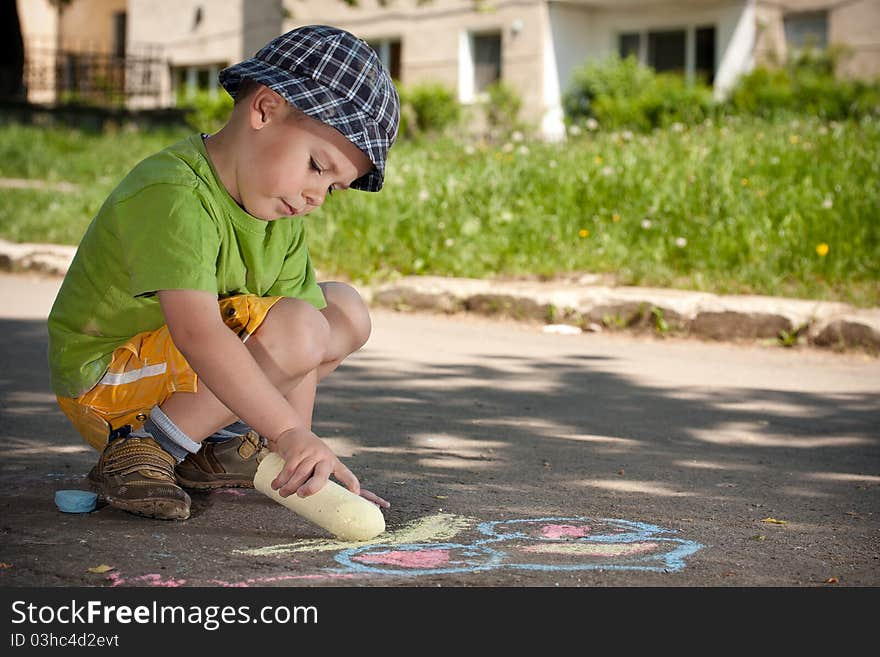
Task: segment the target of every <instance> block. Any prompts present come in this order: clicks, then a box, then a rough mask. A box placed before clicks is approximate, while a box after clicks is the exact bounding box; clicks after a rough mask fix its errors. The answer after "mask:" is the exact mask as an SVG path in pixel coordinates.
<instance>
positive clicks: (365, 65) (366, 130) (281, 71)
mask: <svg viewBox="0 0 880 657" xmlns="http://www.w3.org/2000/svg"><path fill="white" fill-rule="evenodd" d="M245 79H250V80H254V81H255V82H259V83H260V84H264V85H266V86H267V87H269V88H270V89H272V90H273V91H275V92H276V93H278V94H279V95H280V96H281V97H282V98H284V99H285V100H286V101H287V102H289V103H290V104H291V105H293V106H294V107H297V108H298V109H300V110H302V111H303V112H305V113H306V114H308V115H309V116H311V117H313V118H316V119H318V120H320V121H323V122H324V123H326V124H328V125H331V126H333V127H334V128H336V129H337V130H338V131H339V132H341V133H342V134H343V135H345V137H346V138H347V139H348V140H349V141H350V142H352V143H353V144H354V145H355V146H357V147H358V148H360V149H361V150H362V151H363V152H364V153H365V154H366V155H367V157H369V158H370V161H371V162H372V163H373V167H374V168H373V170H372V171H370V172H369V173H368V174H366V175H365V176H362V177H360V178H358V179H357V180H355V181H354V182H353V183H352V184H351V186H352V188H354V189H361V190H365V191H368V192H378V191H379V190H380V189H382V181H383V180H384V178H385V159H386V157H387V155H388V149H389V148H391V145H392V144H393V143H394V140H395V138H396V137H397V127H398V123H399V122H400V98H399V97H398V95H397V90H396V89H395V88H394V84H393V83H392V82H391V77H390V76H389V75H388V72H387V71H386V70H385V67H384V66H382V63H381V62H380V61H379V57H378V56H377V55H376V53H375V51H374V50H373V49H372V48H371V47H370V46H369V44H367V42H366V41H363V40H361V39H359V38H357V37H356V36H354V35H353V34H351V33H349V32H346V31H345V30H340V29H339V28H335V27H328V26H326V25H307V26H305V27H298V28H296V29H295V30H291V31H290V32H288V33H287V34H282V35H281V36H279V37H276V38H275V39H273V40H272V41H270V42H269V43H268V44H266V45H265V46H263V47H262V48H261V49H260V50H259V51H258V52H257V54H256V55H254V56H253V57H251V58H250V59H246V60H245V61H243V62H240V63H238V64H235V65H233V66H230V67H228V68H224V69H223V70H222V71H220V84H222V85H223V88H224V89H226V91H227V92H229V95H231V96H232V97H233V98H234V97H235V94H236V92H237V91H238V86H239V85H240V84H241V82H242V80H245Z"/></svg>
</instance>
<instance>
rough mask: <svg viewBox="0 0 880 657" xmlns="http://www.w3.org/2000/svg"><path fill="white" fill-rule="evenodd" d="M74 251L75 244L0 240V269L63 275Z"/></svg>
mask: <svg viewBox="0 0 880 657" xmlns="http://www.w3.org/2000/svg"><path fill="white" fill-rule="evenodd" d="M75 253H76V247H75V246H64V245H62V244H31V243H27V242H25V243H21V244H18V243H15V242H7V241H6V240H0V271H12V272H20V271H38V272H42V273H45V274H53V275H56V276H64V274H66V273H67V269H68V267H70V263H71V261H72V260H73V256H74V254H75Z"/></svg>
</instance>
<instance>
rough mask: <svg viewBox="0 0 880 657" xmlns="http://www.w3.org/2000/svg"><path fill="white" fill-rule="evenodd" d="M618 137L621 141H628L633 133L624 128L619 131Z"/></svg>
mask: <svg viewBox="0 0 880 657" xmlns="http://www.w3.org/2000/svg"><path fill="white" fill-rule="evenodd" d="M620 138H621V139H623V141H630V140H631V139H632V138H633V133H632V132H630V131H629V130H624V131H623V132H621V133H620Z"/></svg>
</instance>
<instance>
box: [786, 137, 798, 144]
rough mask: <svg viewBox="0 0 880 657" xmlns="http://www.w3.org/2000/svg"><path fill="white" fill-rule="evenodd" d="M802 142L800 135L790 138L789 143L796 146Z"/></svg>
mask: <svg viewBox="0 0 880 657" xmlns="http://www.w3.org/2000/svg"><path fill="white" fill-rule="evenodd" d="M800 140H801V138H800V135H791V136H790V137H789V138H788V141H789V143H792V144H796V143H798V142H799V141H800Z"/></svg>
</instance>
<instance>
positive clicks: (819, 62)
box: [729, 49, 880, 120]
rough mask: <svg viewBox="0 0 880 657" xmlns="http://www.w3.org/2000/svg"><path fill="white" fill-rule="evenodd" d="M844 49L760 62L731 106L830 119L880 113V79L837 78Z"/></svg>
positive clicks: (768, 113) (774, 114)
mask: <svg viewBox="0 0 880 657" xmlns="http://www.w3.org/2000/svg"><path fill="white" fill-rule="evenodd" d="M840 56H841V51H839V50H835V49H829V50H825V51H814V50H805V51H803V52H801V53H799V54H798V55H797V56H796V57H794V58H792V59H790V60H789V61H788V62H787V63H786V65H785V66H783V67H781V68H769V67H764V66H760V67H758V68H756V69H754V70H753V71H752V72H751V73H748V74H747V75H744V76H742V77H741V78H740V80H739V82H738V83H737V86H736V87H735V88H734V90H733V92H732V94H731V96H730V100H729V109H732V110H733V111H734V112H739V113H748V114H754V115H757V116H762V117H764V118H773V117H777V116H784V115H787V114H810V115H813V116H817V117H820V118H823V119H827V120H842V119H848V118H852V119H857V118H860V117H863V116H869V115H877V114H880V83H878V82H873V83H869V82H863V81H860V80H847V79H842V78H837V77H835V75H834V71H835V70H836V68H837V63H838V61H839V58H840Z"/></svg>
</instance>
